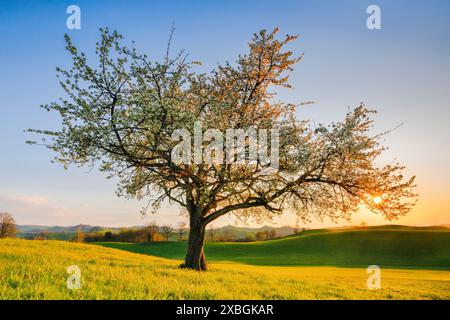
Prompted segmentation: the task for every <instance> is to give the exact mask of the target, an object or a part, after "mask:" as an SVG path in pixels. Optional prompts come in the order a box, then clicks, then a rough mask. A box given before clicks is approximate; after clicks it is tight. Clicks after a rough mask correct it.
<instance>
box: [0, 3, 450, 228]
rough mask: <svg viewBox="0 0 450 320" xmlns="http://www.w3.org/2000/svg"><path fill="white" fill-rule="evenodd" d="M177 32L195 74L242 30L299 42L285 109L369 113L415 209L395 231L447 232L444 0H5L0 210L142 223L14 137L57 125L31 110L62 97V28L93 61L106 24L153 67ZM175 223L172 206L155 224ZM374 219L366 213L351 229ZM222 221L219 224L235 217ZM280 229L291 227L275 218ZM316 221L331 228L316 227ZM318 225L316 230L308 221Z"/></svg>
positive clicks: (239, 43)
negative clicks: (440, 227) (374, 23)
mask: <svg viewBox="0 0 450 320" xmlns="http://www.w3.org/2000/svg"><path fill="white" fill-rule="evenodd" d="M72 4H75V5H78V6H79V7H80V9H81V30H68V29H67V28H66V19H67V17H68V14H66V8H67V7H68V6H69V5H72ZM371 4H377V5H378V6H380V8H381V23H382V29H381V30H368V29H367V27H366V19H367V17H368V15H367V14H366V8H367V7H368V6H369V5H371ZM172 22H174V23H175V26H176V33H175V38H174V40H173V49H174V50H177V49H181V48H184V49H186V50H187V51H188V52H189V54H190V57H191V58H192V59H194V60H200V61H202V62H203V64H204V66H205V68H208V67H213V66H215V65H216V63H218V62H223V61H225V60H227V59H228V60H233V59H234V58H235V57H236V56H237V55H238V54H239V53H243V52H245V50H246V48H247V42H248V40H249V39H250V38H251V35H252V33H253V32H256V31H258V30H260V29H262V28H267V29H272V28H273V27H275V26H278V27H279V28H280V30H281V33H282V34H283V33H289V34H300V35H301V38H300V39H299V40H298V41H297V42H296V43H295V44H293V45H292V46H291V49H292V50H293V51H294V52H298V53H300V52H303V53H304V54H305V57H304V60H303V61H302V62H301V63H300V64H299V65H297V67H296V69H295V71H294V73H293V74H292V78H291V79H292V83H293V85H294V87H295V89H294V90H290V91H288V90H282V91H280V92H279V94H280V98H282V99H284V100H286V101H289V102H301V101H305V100H314V101H315V105H313V106H308V107H306V108H304V109H302V110H300V111H299V113H298V114H299V117H305V118H311V119H313V120H314V121H316V122H325V123H326V122H329V121H332V120H338V119H341V118H342V116H343V114H344V113H345V112H346V111H347V108H348V106H356V105H357V104H358V103H359V102H361V101H364V102H365V103H366V104H367V105H369V106H372V107H374V108H376V109H377V110H378V111H379V113H378V115H377V117H376V120H377V130H378V131H383V130H386V129H391V128H393V127H395V126H397V125H398V124H400V123H403V126H401V127H400V128H399V129H397V130H395V131H394V132H393V133H391V134H390V135H389V136H388V140H387V142H386V143H387V145H388V146H389V147H390V150H389V151H388V152H387V153H386V155H385V157H384V158H383V160H385V161H392V160H393V159H394V158H396V159H398V160H400V161H401V162H402V163H404V164H405V165H406V166H407V172H408V173H409V174H416V175H417V176H418V178H417V179H418V180H417V182H418V184H419V189H418V191H419V193H420V202H419V205H418V206H417V208H416V209H415V210H414V211H413V212H412V213H411V214H410V215H408V216H407V217H405V218H402V219H400V220H399V221H398V223H409V224H434V223H438V224H444V223H446V224H450V212H449V207H450V200H449V190H450V188H449V187H450V185H449V184H450V182H449V181H450V169H449V163H450V152H449V148H448V146H449V145H450V126H449V124H448V121H449V116H450V105H449V104H450V90H449V89H450V74H449V71H450V61H449V59H448V57H449V56H450V2H449V1H445V0H442V1H436V0H435V1H375V0H372V1H364V0H359V1H356V0H353V1H350V0H342V1H250V0H249V1H201V0H197V1H95V2H94V1H5V0H0V88H1V100H0V111H1V113H0V134H1V137H2V139H1V140H0V152H1V154H0V212H2V211H8V212H11V213H12V214H13V215H14V216H15V217H16V220H17V222H18V223H20V224H51V225H54V224H60V225H70V224H78V223H89V224H101V225H110V226H123V225H136V224H141V223H143V222H144V220H143V219H142V217H141V216H140V214H139V209H140V207H141V206H142V203H138V202H136V201H132V200H125V199H120V198H117V197H116V196H115V194H114V191H115V184H114V181H111V180H106V179H104V177H103V176H102V175H101V174H100V173H97V172H89V171H88V169H87V168H82V169H76V168H71V169H70V170H68V171H65V170H63V169H62V168H61V167H60V166H58V165H54V164H51V163H50V160H51V158H52V154H51V153H50V152H49V151H48V150H46V149H44V148H39V147H36V146H28V145H26V144H25V141H26V140H27V139H29V138H30V136H29V135H28V134H26V133H24V132H23V130H24V129H27V128H30V127H32V128H57V126H58V118H57V117H56V116H55V115H52V114H49V113H46V112H44V111H42V110H41V109H40V108H39V105H40V104H43V103H48V102H50V101H52V100H56V99H57V98H59V97H60V96H61V95H62V92H61V89H60V88H59V87H58V83H57V81H56V77H55V67H56V66H67V65H68V63H69V62H70V59H69V56H68V55H67V54H66V52H65V50H64V41H63V35H64V33H68V34H70V35H71V36H72V37H73V40H74V42H75V44H76V45H77V46H78V47H80V48H81V49H82V50H83V51H85V52H86V53H87V54H88V56H92V53H93V51H94V46H95V42H96V40H97V39H98V35H99V32H98V29H99V28H100V27H104V26H108V27H109V28H110V29H117V30H118V31H119V32H121V33H122V34H123V35H124V36H125V38H126V40H127V41H131V40H134V41H136V45H137V47H138V48H139V49H141V50H143V51H146V52H148V53H149V55H150V56H153V57H155V58H160V57H161V56H162V55H163V53H164V51H165V48H166V42H167V38H168V33H169V29H170V27H171V25H172ZM151 219H156V220H158V221H159V222H161V223H176V222H177V221H178V220H179V219H180V217H179V213H178V208H176V207H167V208H164V210H162V212H161V213H160V214H158V215H157V216H150V217H147V218H146V220H147V221H148V220H151ZM362 220H365V221H368V222H369V223H373V224H378V223H383V221H382V219H380V218H379V217H376V216H374V215H371V214H368V213H366V212H361V213H360V214H359V215H358V216H355V218H354V220H353V222H352V223H359V222H360V221H362ZM234 221H235V219H234V218H230V219H223V220H222V221H220V222H218V223H217V225H221V224H226V223H229V222H234ZM277 223H278V224H287V223H290V224H293V223H295V219H294V218H293V217H292V216H289V215H286V216H285V217H284V218H282V219H281V220H278V221H277ZM324 224H325V225H330V223H329V222H327V221H325V222H324ZM318 225H319V223H318V222H315V223H314V224H313V226H318Z"/></svg>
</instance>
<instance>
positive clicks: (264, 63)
mask: <svg viewBox="0 0 450 320" xmlns="http://www.w3.org/2000/svg"><path fill="white" fill-rule="evenodd" d="M277 33H278V29H275V30H273V31H272V32H268V31H266V30H262V31H260V32H259V33H256V34H254V36H253V38H252V40H251V41H250V43H249V50H248V52H247V53H246V54H244V55H241V56H239V57H238V58H237V60H236V61H235V62H233V63H231V62H226V63H224V64H221V65H218V66H217V67H215V68H214V69H213V70H212V71H211V72H210V73H199V72H196V65H197V64H199V62H196V61H188V59H187V55H186V54H185V52H184V51H181V52H180V53H179V54H177V55H175V56H174V57H171V55H170V51H169V48H170V41H169V46H168V49H167V54H166V56H165V57H164V58H163V59H162V61H155V60H153V59H150V58H149V57H148V56H147V55H146V54H142V53H140V52H138V50H137V49H136V48H135V47H134V45H132V46H131V48H129V47H127V46H125V45H123V44H122V42H123V39H122V36H121V35H120V34H119V33H117V32H115V31H114V32H110V31H109V30H108V29H103V30H101V40H100V42H99V43H97V45H96V55H97V56H98V63H96V64H90V63H88V59H87V58H86V55H85V54H84V53H82V52H80V51H79V50H78V49H77V48H76V47H75V46H74V45H73V43H72V41H71V39H70V38H69V37H68V36H66V42H67V46H66V49H67V50H68V51H69V53H70V54H71V57H72V62H73V66H72V67H71V68H70V69H68V70H63V69H59V68H58V69H57V72H58V77H59V79H60V84H61V86H62V88H63V89H64V91H65V93H66V96H65V97H64V98H62V99H60V100H59V101H57V102H53V103H50V104H47V105H44V106H43V108H44V109H46V110H48V111H56V112H57V113H59V115H60V117H61V124H62V126H61V128H60V129H59V130H57V131H49V130H34V129H33V130H30V131H31V132H35V133H40V134H44V135H46V136H48V137H49V138H50V139H49V140H46V141H45V145H46V146H47V147H48V148H49V149H51V150H53V151H54V152H55V153H56V155H57V156H56V160H57V161H58V162H60V163H63V164H64V165H65V166H69V165H71V164H75V165H95V164H99V166H100V170H101V171H103V172H106V173H107V174H108V176H111V177H112V176H114V177H117V178H118V179H119V181H120V182H119V186H118V194H119V195H123V196H128V197H135V198H138V199H143V198H149V199H150V198H151V199H154V200H153V201H152V202H151V205H152V207H153V208H155V209H157V208H158V207H159V206H160V205H161V203H162V201H164V200H168V201H170V202H172V203H176V204H178V205H179V206H181V207H182V208H184V209H185V210H186V211H187V212H188V213H189V216H190V234H189V242H188V252H187V255H186V261H185V265H186V266H187V267H189V268H195V269H205V268H206V260H205V257H204V252H203V244H204V237H205V227H206V225H207V224H208V223H210V222H212V221H214V220H215V219H217V218H219V217H221V216H223V215H226V214H235V215H237V216H239V217H240V218H241V219H248V218H251V219H256V220H258V221H261V220H264V219H270V218H273V217H275V216H277V215H280V214H282V213H283V212H285V211H287V210H289V211H291V212H294V213H296V214H297V215H298V217H299V219H302V220H304V221H310V220H311V218H312V217H313V216H316V217H318V218H323V217H329V218H330V219H332V220H334V221H337V220H339V219H342V218H344V219H349V218H350V217H351V215H352V214H354V213H355V212H357V211H358V210H359V209H360V207H361V205H364V206H365V207H367V208H368V209H369V210H371V211H373V212H375V213H379V214H381V215H383V216H384V217H385V218H386V219H389V220H391V219H394V218H397V217H399V216H402V215H405V214H406V213H408V212H409V211H410V210H411V209H412V207H413V205H414V199H413V198H414V197H415V194H414V193H413V187H414V177H412V178H405V177H404V176H403V173H402V172H403V169H404V167H403V166H402V165H401V164H399V163H396V162H394V163H391V164H388V165H385V166H379V165H377V160H378V158H379V156H380V155H381V154H382V153H383V151H384V150H385V149H386V148H385V147H384V146H383V140H382V139H383V136H384V133H381V134H376V135H373V134H371V131H372V127H373V119H372V115H373V114H374V113H375V111H374V110H371V109H369V108H367V107H366V106H365V105H364V104H360V105H359V106H357V107H355V108H354V109H352V110H349V111H348V113H347V114H346V115H345V117H344V118H343V120H341V121H337V122H334V123H331V124H330V125H318V126H313V125H312V124H311V123H310V122H309V121H307V120H304V119H303V120H301V119H298V117H297V114H296V111H297V109H298V107H299V106H300V105H296V104H291V103H285V102H282V101H279V100H277V97H276V88H277V87H287V88H290V87H291V86H290V84H289V73H290V71H292V70H293V66H294V65H295V64H296V63H297V62H299V61H300V59H301V56H299V57H296V56H294V54H293V53H292V52H291V51H289V50H287V49H286V46H287V45H288V44H289V43H290V42H291V41H293V40H295V39H296V38H297V37H296V36H290V35H287V36H285V37H282V38H281V39H279V37H278V36H277ZM170 39H172V36H171V37H170ZM199 121H200V122H201V125H202V127H201V128H200V130H202V133H206V132H207V129H208V130H209V129H214V130H217V131H219V132H226V130H227V129H229V128H233V129H235V130H242V131H243V132H248V130H251V129H252V128H264V129H276V130H277V132H278V133H279V134H278V136H277V137H276V140H277V141H276V142H277V144H276V147H277V150H274V149H273V148H272V150H271V152H275V151H276V152H277V153H276V154H275V155H276V156H277V157H276V162H277V166H276V170H268V168H270V166H271V163H267V162H263V161H259V160H258V161H247V162H242V161H238V160H239V159H238V158H237V157H236V156H235V157H231V162H230V161H225V158H226V157H227V156H225V153H224V152H222V151H229V150H227V147H228V148H229V147H230V146H229V145H228V146H222V147H220V148H217V147H216V148H215V149H208V148H206V147H207V146H208V145H209V143H211V140H213V139H211V137H207V138H205V137H204V138H203V141H201V142H200V147H201V149H200V151H199V150H198V146H199V145H197V148H195V147H194V150H193V152H192V153H187V156H188V157H189V158H192V159H194V158H195V157H198V152H200V156H203V159H204V158H205V157H206V158H207V157H208V156H211V155H212V156H217V155H218V158H217V157H216V159H219V160H223V161H219V162H217V161H216V162H210V163H207V162H201V163H198V161H197V162H196V161H191V162H188V163H177V162H176V161H174V159H173V153H172V151H173V149H174V148H175V147H176V146H177V145H178V144H179V140H177V139H174V132H175V131H176V130H179V129H184V130H187V131H188V132H189V133H191V134H192V136H194V135H195V127H196V123H198V122H199ZM261 137H262V136H259V137H258V139H256V140H255V139H252V138H251V136H250V135H247V136H246V137H245V139H244V140H241V144H242V145H241V146H240V147H241V148H244V150H245V152H244V154H245V155H246V156H248V153H249V152H250V151H249V150H250V149H251V148H252V146H255V145H256V146H257V148H258V150H259V149H261V148H262V145H263V144H270V145H271V146H274V144H272V142H275V137H274V136H269V135H266V136H265V138H267V141H266V142H264V141H262V139H261ZM215 139H216V138H214V140H215ZM232 139H233V141H231V142H232V145H234V142H235V141H234V138H232ZM216 142H217V141H216ZM228 142H230V141H228ZM32 143H33V142H32ZM238 144H239V142H238ZM194 146H195V145H194ZM203 148H205V149H203ZM208 154H209V155H208ZM185 155H186V154H185ZM271 159H272V160H273V158H271ZM228 160H230V159H228ZM375 198H377V199H381V200H382V201H374V199H375Z"/></svg>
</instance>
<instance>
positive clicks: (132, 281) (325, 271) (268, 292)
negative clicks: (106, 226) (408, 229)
mask: <svg viewBox="0 0 450 320" xmlns="http://www.w3.org/2000/svg"><path fill="white" fill-rule="evenodd" d="M179 263H180V261H176V260H168V259H162V258H155V257H152V256H146V255H140V254H135V253H131V252H126V251H121V250H116V249H110V248H103V247H100V246H95V245H88V244H77V243H68V242H61V241H26V240H12V239H3V240H0V299H442V298H446V299H450V272H449V271H429V270H396V269H387V270H384V269H383V270H382V280H381V286H382V289H380V290H375V291H372V290H368V289H367V288H366V280H367V276H368V275H367V274H366V271H365V269H364V268H335V267H269V266H250V265H242V264H237V263H233V264H221V263H214V264H212V265H211V266H210V270H209V271H207V272H204V273H198V272H195V271H190V270H182V269H179V268H178V265H179ZM69 265H78V266H79V267H80V269H81V272H82V288H81V289H80V290H69V289H67V287H66V279H67V277H68V276H69V275H68V274H67V273H66V268H67V267H68V266H69Z"/></svg>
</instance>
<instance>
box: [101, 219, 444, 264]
mask: <svg viewBox="0 0 450 320" xmlns="http://www.w3.org/2000/svg"><path fill="white" fill-rule="evenodd" d="M98 244H100V245H102V246H105V247H110V248H116V249H121V250H126V251H131V252H135V253H141V254H148V255H154V256H158V257H164V258H169V259H177V260H182V259H183V257H184V254H185V250H186V243H185V242H165V243H138V244H129V243H98ZM205 252H206V256H207V259H208V260H209V261H213V262H219V261H220V262H227V261H228V262H238V263H244V264H250V265H276V266H319V265H320V266H352V267H367V266H368V265H379V266H380V267H391V268H399V267H400V268H423V269H445V270H450V230H449V229H448V228H445V227H405V226H378V227H367V228H339V229H323V230H307V231H304V232H301V233H299V234H297V235H294V236H288V237H286V238H282V239H277V240H271V241H260V242H251V243H231V242H228V243H218V242H209V243H207V244H206V248H205Z"/></svg>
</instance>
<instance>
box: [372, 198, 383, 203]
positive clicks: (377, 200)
mask: <svg viewBox="0 0 450 320" xmlns="http://www.w3.org/2000/svg"><path fill="white" fill-rule="evenodd" d="M372 201H373V202H374V203H375V204H380V203H381V202H382V201H383V199H382V198H381V197H380V196H378V197H373V198H372Z"/></svg>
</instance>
